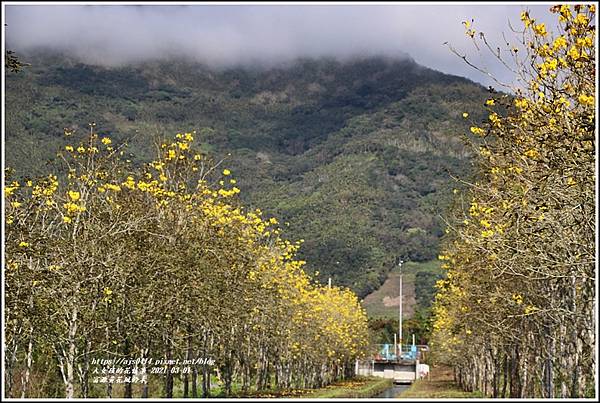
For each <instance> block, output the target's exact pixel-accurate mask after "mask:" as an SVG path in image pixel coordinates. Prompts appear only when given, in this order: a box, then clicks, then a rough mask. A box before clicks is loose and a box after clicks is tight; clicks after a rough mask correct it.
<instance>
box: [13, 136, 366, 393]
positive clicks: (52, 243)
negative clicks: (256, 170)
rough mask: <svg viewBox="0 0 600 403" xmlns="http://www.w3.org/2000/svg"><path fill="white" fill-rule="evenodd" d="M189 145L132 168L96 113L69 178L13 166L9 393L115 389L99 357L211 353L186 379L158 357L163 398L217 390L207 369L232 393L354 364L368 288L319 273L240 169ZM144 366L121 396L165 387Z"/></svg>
mask: <svg viewBox="0 0 600 403" xmlns="http://www.w3.org/2000/svg"><path fill="white" fill-rule="evenodd" d="M65 134H66V135H68V136H69V135H71V134H70V133H69V132H65ZM193 140H194V133H185V134H177V136H176V138H175V139H174V141H172V142H163V143H162V144H160V142H159V144H158V145H157V155H158V158H157V159H156V160H155V161H153V162H152V163H150V164H147V165H142V166H141V167H134V166H133V165H132V164H131V163H130V162H129V160H127V159H126V157H125V156H124V147H125V145H121V146H115V145H114V144H113V141H112V140H111V139H110V138H109V137H102V136H98V135H97V133H95V130H94V125H93V124H91V127H90V134H89V136H88V137H87V138H86V139H84V140H82V141H81V142H80V143H79V144H74V145H72V146H71V145H69V146H67V147H66V148H65V150H63V151H62V152H60V153H59V156H60V159H61V161H62V163H63V164H64V167H65V169H64V172H65V175H64V177H59V176H58V175H59V174H56V175H53V174H51V175H48V176H46V177H43V178H38V179H27V178H25V179H24V180H23V179H19V180H16V179H15V176H14V175H13V174H12V173H10V172H7V173H6V184H5V188H4V194H5V206H6V210H5V213H6V253H5V264H6V271H5V284H6V300H5V313H6V316H5V318H6V328H5V335H6V350H5V357H6V361H5V368H6V375H5V380H6V385H5V386H6V391H7V395H8V396H13V397H36V396H37V397H50V396H59V397H60V396H66V397H68V398H72V397H76V396H81V397H95V396H106V395H108V396H111V395H112V394H113V392H114V393H117V387H116V386H114V385H113V384H111V383H107V384H99V383H96V381H97V379H95V377H96V376H97V375H96V374H97V373H98V368H99V366H98V365H97V364H96V361H95V360H96V359H125V358H131V359H133V358H153V359H154V360H156V359H161V358H162V359H172V360H175V359H180V360H184V359H194V358H210V359H213V360H214V361H215V365H214V366H210V365H192V366H191V372H190V373H189V374H185V375H180V376H175V375H173V374H172V372H174V371H172V368H173V367H174V365H171V364H166V365H164V366H161V367H163V368H164V369H166V370H165V371H164V372H161V373H162V374H164V375H161V376H162V381H164V384H163V387H162V389H163V391H162V394H163V395H164V396H166V397H172V396H173V393H174V392H173V391H174V387H175V384H176V383H177V387H182V388H183V395H184V396H192V397H197V396H198V395H199V394H200V393H201V394H202V396H208V395H209V394H210V383H211V375H213V376H214V375H218V376H219V377H220V380H221V383H222V387H223V389H224V391H225V394H226V395H229V394H231V393H232V386H233V385H234V384H236V385H239V387H240V388H241V390H242V391H243V392H250V391H253V390H264V389H267V388H271V387H277V388H292V387H318V386H321V385H324V384H327V383H329V382H331V381H333V380H335V379H339V378H343V377H345V376H348V375H349V374H350V371H351V369H352V368H353V363H354V360H355V358H357V357H360V356H361V355H362V354H363V353H364V350H365V348H366V343H367V336H368V335H367V320H366V314H365V312H364V310H363V309H362V307H361V306H360V303H359V301H358V299H357V297H356V296H355V295H354V294H353V293H352V292H350V291H349V290H347V289H342V288H337V287H331V288H330V287H322V286H320V285H319V284H318V283H316V282H315V281H314V280H312V279H311V278H310V277H309V276H308V275H307V274H306V273H305V272H304V271H303V269H302V266H303V264H304V262H303V261H300V260H297V259H296V258H295V253H296V251H297V250H298V248H299V245H300V242H296V243H292V242H290V241H288V240H286V239H285V238H283V236H282V234H281V233H280V231H281V230H280V228H279V226H278V222H277V220H276V219H275V218H269V219H266V218H263V217H262V213H261V212H260V210H254V211H246V210H245V209H244V208H243V207H242V206H240V205H239V203H238V201H237V198H236V195H237V193H239V189H238V188H237V187H236V186H235V185H236V181H235V179H233V178H232V177H231V172H230V171H229V170H227V169H223V170H221V168H219V166H220V165H221V164H220V163H215V162H213V161H211V160H210V159H209V157H208V156H207V155H205V154H204V153H202V152H198V151H197V150H194V148H193ZM11 175H12V176H11ZM211 178H212V179H211ZM127 365H128V366H134V365H135V366H136V367H138V366H143V365H144V364H142V363H140V362H138V363H137V364H127ZM117 366H118V365H117ZM129 369H130V370H131V368H129ZM136 369H137V370H140V368H136ZM145 370H146V371H147V372H150V368H145ZM128 372H131V371H128ZM148 377H149V380H150V382H149V383H146V384H143V385H142V386H140V385H136V384H134V383H132V382H126V383H125V384H124V387H122V386H119V387H118V389H119V390H118V393H121V392H122V393H123V396H125V397H132V396H133V395H134V390H135V394H136V395H137V394H138V393H139V394H141V396H143V397H148V396H152V395H158V394H159V393H161V392H160V391H158V390H152V387H153V386H152V385H156V382H154V383H153V381H155V380H156V378H157V375H153V374H149V375H148ZM129 380H130V381H131V379H129ZM200 380H201V391H199V390H198V389H199V387H198V383H199V381H200ZM113 388H114V389H113ZM155 389H156V387H155Z"/></svg>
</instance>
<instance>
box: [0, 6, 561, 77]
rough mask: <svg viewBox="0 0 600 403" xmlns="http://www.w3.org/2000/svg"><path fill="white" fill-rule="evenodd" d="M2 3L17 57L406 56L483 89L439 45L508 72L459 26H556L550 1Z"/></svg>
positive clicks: (227, 59)
mask: <svg viewBox="0 0 600 403" xmlns="http://www.w3.org/2000/svg"><path fill="white" fill-rule="evenodd" d="M4 5H5V7H6V9H5V11H6V13H5V14H4V16H5V17H4V18H5V23H6V24H8V26H7V27H6V28H5V29H6V31H5V32H6V35H5V38H7V39H6V40H7V42H6V45H7V46H8V47H9V48H10V49H13V50H15V51H16V52H17V53H19V52H27V51H31V50H32V49H35V48H38V47H46V48H53V49H56V50H60V51H66V52H69V53H70V54H72V55H74V56H76V57H78V58H80V59H82V60H83V61H86V62H89V63H95V64H107V65H119V64H126V63H130V62H136V61H140V60H146V59H153V58H157V57H167V56H168V57H181V56H182V55H186V56H187V57H191V58H194V59H197V60H199V61H202V62H204V63H207V64H210V65H213V66H229V65H232V64H237V63H242V64H244V63H255V62H258V63H267V64H270V63H278V62H282V61H289V60H291V59H294V58H296V57H299V56H309V57H319V56H335V57H338V58H347V57H350V56H355V55H368V54H385V55H390V56H399V55H402V54H403V53H407V54H409V55H410V56H411V57H412V58H413V59H414V60H415V61H416V62H417V63H420V64H423V65H425V66H427V67H430V68H434V69H436V70H440V71H443V72H446V73H451V74H457V75H461V76H466V77H469V78H471V79H473V80H475V81H479V82H482V83H484V84H485V85H488V84H490V83H491V81H490V80H489V79H487V78H486V77H485V76H484V75H482V74H481V73H478V72H476V71H475V70H473V69H472V68H470V67H468V66H467V65H466V64H465V63H464V62H463V61H462V60H460V58H458V57H457V56H456V55H454V54H452V53H451V52H450V51H449V49H448V48H447V47H446V46H445V45H444V44H443V43H444V42H446V41H447V42H448V43H450V44H451V45H453V46H454V47H455V48H456V49H457V50H459V51H460V52H461V53H466V54H467V55H468V56H469V58H470V59H472V61H474V62H476V63H477V64H478V65H480V66H483V67H487V68H488V69H489V70H490V71H492V72H493V73H494V74H495V75H496V76H497V77H499V78H500V79H502V80H505V81H510V77H512V74H510V73H509V72H507V71H506V70H505V69H504V68H501V67H500V66H499V65H498V64H497V63H492V60H491V58H490V57H489V54H488V53H482V55H483V56H481V55H479V54H478V52H476V51H475V49H474V47H473V45H472V43H471V42H470V41H469V40H468V39H467V38H466V36H465V33H464V32H465V28H464V26H463V25H462V24H461V22H462V21H465V20H471V19H472V18H473V19H475V28H476V29H478V30H482V31H484V32H486V33H487V37H488V39H489V40H490V41H491V42H492V43H494V44H498V45H501V44H502V43H503V42H504V41H503V39H502V33H504V34H505V35H506V37H507V38H515V35H516V34H514V33H512V32H511V30H510V28H509V21H510V23H512V25H513V27H519V28H520V27H521V22H520V20H519V15H520V12H521V11H522V10H524V9H529V10H530V11H531V14H532V16H534V17H539V20H540V21H546V22H550V23H551V24H554V22H553V21H554V20H555V19H554V17H553V16H551V15H550V13H549V11H548V8H549V7H550V3H548V4H540V3H536V4H526V3H504V4H502V3H499V4H472V3H468V4H467V3H465V4H458V3H457V4H453V5H445V4H425V5H421V4H408V5H407V4H394V3H384V4H380V5H372V4H364V5H360V4H346V5H333V4H330V5H327V4H316V5H315V4H312V5H296V4H282V5H259V4H255V5H235V4H227V5H206V4H204V5H202V4H195V5H190V4H186V5H183V4H180V5H155V4H151V3H150V4H147V5H124V4H122V3H120V4H118V5H93V6H92V5H17V4H14V5H11V4H10V3H9V4H6V3H4ZM551 28H552V26H550V27H549V29H551Z"/></svg>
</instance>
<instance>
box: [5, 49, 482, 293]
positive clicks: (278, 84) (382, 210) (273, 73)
mask: <svg viewBox="0 0 600 403" xmlns="http://www.w3.org/2000/svg"><path fill="white" fill-rule="evenodd" d="M23 58H24V59H25V60H26V61H27V62H29V63H31V66H30V67H28V68H25V69H23V70H22V71H20V72H19V73H10V72H9V73H7V77H6V136H5V138H6V165H7V166H9V167H14V168H16V170H17V172H28V173H31V175H32V176H35V175H36V174H38V173H43V172H46V171H47V168H48V167H47V165H49V164H50V165H52V164H53V162H52V161H53V160H54V159H55V154H54V153H55V151H54V150H56V148H57V147H64V145H66V144H67V143H68V141H69V138H68V136H65V130H66V131H67V133H69V132H75V133H82V132H85V131H86V130H87V128H88V123H89V122H96V124H97V126H96V127H97V130H98V132H99V133H100V134H101V135H102V134H106V135H110V136H111V138H112V139H113V141H115V142H116V143H117V144H118V143H122V142H127V143H128V145H129V146H128V150H129V151H131V153H132V155H131V157H130V158H131V159H132V160H133V163H134V164H136V165H141V164H142V163H143V162H148V161H149V160H150V159H151V155H152V154H153V152H154V151H155V150H153V149H152V144H153V139H154V138H155V137H157V136H164V135H165V134H171V133H176V132H182V131H193V130H196V131H197V133H198V135H199V136H198V137H199V138H198V140H199V141H200V142H201V143H202V147H203V148H204V149H205V151H208V152H210V153H211V154H212V155H214V156H215V157H216V159H217V160H219V159H226V164H227V166H228V167H230V169H231V170H232V172H233V176H234V177H235V178H236V180H237V186H238V187H239V188H240V189H241V190H242V192H241V197H242V199H243V202H244V203H245V204H246V205H248V206H250V207H258V206H260V208H261V209H263V211H265V213H268V214H270V215H274V216H276V217H278V218H279V219H280V220H281V221H282V222H287V223H289V226H288V227H287V229H286V231H287V235H288V236H289V237H290V238H291V239H304V240H305V242H304V244H303V246H302V248H301V250H300V252H299V257H300V258H301V259H304V260H306V261H307V262H308V265H307V270H308V271H309V272H312V273H314V272H316V271H318V272H319V274H317V278H319V279H320V280H321V281H323V282H326V281H327V277H332V279H333V282H334V283H335V284H338V285H343V286H348V287H350V288H351V289H352V290H354V291H355V292H357V293H358V294H359V296H365V295H366V294H368V293H369V292H371V291H373V290H374V289H376V288H378V287H379V285H380V284H381V283H382V282H383V280H384V279H385V278H386V275H387V273H388V272H389V270H390V269H391V268H392V267H393V262H394V259H395V258H396V257H398V256H403V257H404V258H406V259H408V260H411V261H428V260H431V259H433V258H435V256H437V254H438V242H439V239H440V238H441V236H442V235H443V232H444V230H443V228H444V223H443V221H442V219H441V217H440V214H442V213H443V212H444V210H445V208H446V206H447V205H448V203H449V200H450V196H451V194H452V189H453V188H454V187H457V186H458V185H457V183H456V182H455V181H454V180H453V179H452V176H460V177H461V178H466V177H468V175H469V172H470V162H469V161H470V159H469V156H470V149H469V148H468V147H466V146H465V143H464V142H463V135H464V133H465V132H468V128H469V126H470V123H472V121H473V120H475V121H477V120H481V119H483V118H484V115H483V114H484V112H485V110H484V108H482V105H483V103H484V102H485V99H486V97H487V96H488V95H489V93H488V91H487V90H486V89H484V88H483V87H481V86H479V85H477V84H475V83H473V82H471V81H469V80H467V79H465V78H461V77H456V76H451V75H446V74H443V73H440V72H437V71H434V70H430V69H428V68H425V67H422V66H420V65H418V64H416V63H415V62H414V61H412V60H410V59H403V60H395V59H389V58H383V57H379V58H363V59H355V60H352V61H346V62H340V61H337V60H335V59H318V60H315V59H299V60H297V61H296V62H294V63H290V64H287V65H281V66H278V67H271V68H258V67H238V68H228V69H222V70H214V69H209V68H207V67H205V66H202V65H200V64H196V63H191V62H186V61H168V62H166V61H165V62H148V63H144V64H139V65H135V66H128V67H121V68H104V67H98V66H91V65H85V64H81V63H79V62H75V61H73V60H70V59H69V58H68V57H65V56H64V55H56V54H36V55H23ZM478 110H479V111H481V116H478V115H477V113H476V112H474V111H478ZM464 111H469V112H470V113H471V116H469V119H468V120H467V119H464V118H463V117H462V113H463V112H464Z"/></svg>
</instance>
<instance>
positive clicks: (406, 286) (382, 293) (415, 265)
mask: <svg viewBox="0 0 600 403" xmlns="http://www.w3.org/2000/svg"><path fill="white" fill-rule="evenodd" d="M440 266H441V262H440V261H439V260H431V261H428V262H406V263H404V264H403V265H402V273H403V277H402V283H403V285H402V293H403V294H404V304H403V307H402V308H403V311H404V313H403V316H404V317H405V318H409V317H411V316H412V315H413V314H414V312H415V311H416V310H417V309H420V308H425V306H419V303H420V304H421V305H425V302H427V303H430V302H431V301H425V300H427V299H429V300H431V299H432V298H433V295H434V294H435V290H434V289H433V286H432V285H431V286H430V288H432V289H431V290H421V287H419V286H420V285H421V284H416V283H417V281H416V279H417V277H418V278H419V279H420V280H421V282H422V278H423V277H422V276H426V277H431V278H437V276H440V275H441V274H442V273H443V270H442V269H441V268H440ZM398 277H399V272H398V268H397V267H396V268H394V270H393V271H392V272H390V273H389V275H388V278H387V279H386V280H385V282H384V283H383V285H382V286H381V287H380V288H379V289H377V290H376V291H374V292H372V293H371V294H369V295H367V296H366V297H365V299H364V301H363V306H364V307H365V309H366V310H367V314H368V315H369V317H371V318H378V317H379V318H388V319H397V318H398V295H399V291H400V290H399V285H400V284H399V278H398ZM434 282H435V281H434ZM434 282H433V283H434ZM433 283H432V284H433ZM417 288H419V289H417ZM424 291H428V292H424ZM422 294H427V295H422Z"/></svg>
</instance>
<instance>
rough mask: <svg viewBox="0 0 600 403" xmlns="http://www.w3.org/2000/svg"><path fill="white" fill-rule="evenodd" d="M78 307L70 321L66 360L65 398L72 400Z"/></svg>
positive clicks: (74, 307) (73, 311) (75, 308)
mask: <svg viewBox="0 0 600 403" xmlns="http://www.w3.org/2000/svg"><path fill="white" fill-rule="evenodd" d="M77 314H78V311H77V305H75V306H73V310H72V312H71V317H70V319H69V333H68V338H67V343H68V352H67V358H66V362H65V365H66V378H65V397H66V398H67V399H72V398H73V397H74V394H75V387H74V383H75V356H76V352H77V346H76V340H75V336H76V335H77Z"/></svg>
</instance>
